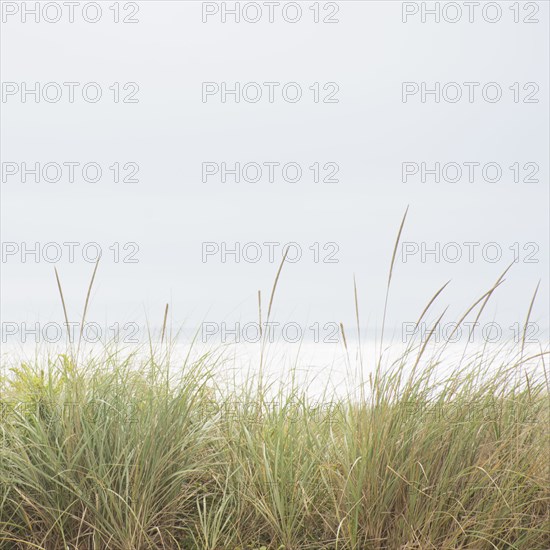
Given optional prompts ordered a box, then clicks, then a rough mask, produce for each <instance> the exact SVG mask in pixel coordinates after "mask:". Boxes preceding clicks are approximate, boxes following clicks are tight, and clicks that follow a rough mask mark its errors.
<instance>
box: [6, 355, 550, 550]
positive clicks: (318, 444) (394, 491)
mask: <svg viewBox="0 0 550 550" xmlns="http://www.w3.org/2000/svg"><path fill="white" fill-rule="evenodd" d="M216 362H217V360H216V358H215V357H210V356H209V355H205V356H203V357H201V358H199V359H198V360H195V361H189V362H188V363H187V364H185V365H183V366H181V365H180V366H178V368H177V369H175V368H174V367H173V365H172V368H171V369H170V366H171V365H170V359H169V356H168V355H160V356H155V355H151V356H149V357H147V358H145V359H144V358H143V357H141V358H140V357H138V356H137V355H129V356H127V357H126V358H125V359H121V358H120V355H118V354H112V355H109V354H105V355H104V356H102V357H100V358H96V359H89V360H88V361H87V362H84V363H82V364H80V365H77V364H75V363H74V362H73V361H72V359H71V358H70V357H69V356H59V357H57V358H54V359H52V360H50V361H47V362H45V363H43V362H40V361H37V362H36V363H33V364H20V365H18V366H17V367H15V368H13V369H11V371H10V372H9V373H6V374H5V376H3V378H2V380H1V381H0V384H1V386H0V389H1V392H2V393H1V395H2V405H1V406H2V416H1V423H0V429H1V434H0V435H1V440H0V442H1V446H0V480H1V483H0V547H1V548H3V549H4V548H6V549H12V548H13V549H19V548H21V549H23V548H43V549H46V550H57V549H67V548H68V549H98V550H99V549H109V550H130V549H146V548H147V549H148V548H155V549H157V548H166V549H176V548H178V549H190V548H201V549H203V548H204V549H212V550H213V549H236V548H241V549H244V548H256V549H257V548H261V547H265V548H270V549H271V548H273V549H279V548H285V549H297V548H312V549H314V548H315V549H321V548H327V549H328V548H330V549H370V548H372V549H382V548H384V549H405V548H418V549H428V548H434V549H436V548H437V549H443V548H449V549H450V548H475V549H485V548H488V549H489V548H496V549H499V550H501V549H515V548H517V549H525V550H527V549H529V550H538V549H540V550H543V549H547V548H549V547H550V531H549V525H550V523H549V522H550V485H549V476H550V471H549V461H548V456H549V455H548V450H549V447H548V445H549V439H548V438H549V432H548V430H549V424H548V420H549V414H550V409H549V392H548V381H547V378H546V370H545V368H544V365H543V356H542V357H539V358H535V359H534V360H533V359H531V360H530V361H529V363H530V364H531V366H532V365H533V363H534V365H535V366H534V367H533V368H531V369H528V368H527V364H526V363H525V361H524V360H523V359H521V358H516V359H512V358H510V359H509V360H508V361H507V362H504V363H501V364H500V365H495V364H494V362H492V361H489V362H488V361H486V360H484V359H483V358H477V359H475V360H472V361H470V362H468V364H464V365H463V366H461V367H460V368H457V369H456V370H455V371H453V372H452V373H449V374H446V375H445V377H444V379H443V380H438V379H437V377H436V376H435V374H436V370H437V368H438V365H437V362H433V363H432V364H431V365H429V366H428V367H424V368H423V369H422V370H421V371H420V370H418V369H417V370H415V369H410V368H407V362H408V356H405V357H403V358H402V359H401V360H400V361H398V362H396V363H394V364H393V365H392V366H391V367H390V368H388V369H384V370H382V369H379V370H378V371H377V372H376V373H375V376H371V377H370V381H369V382H368V383H367V387H366V391H364V392H362V394H361V395H360V396H359V397H356V398H353V399H352V398H342V399H339V400H337V401H325V402H323V403H319V402H312V401H311V400H310V399H309V398H308V396H307V395H306V394H305V393H304V390H303V389H300V388H299V387H298V386H296V385H293V384H290V385H286V386H285V385H281V386H280V388H279V389H277V390H276V391H275V394H273V391H271V390H272V389H273V388H269V389H270V392H268V387H267V384H264V383H263V382H262V380H254V381H253V382H252V383H250V384H244V385H243V384H241V385H239V386H238V387H233V388H228V387H227V386H224V387H223V388H222V387H220V384H218V383H217V380H219V377H218V375H217V374H216V369H217V367H219V366H220V365H217V364H216ZM541 365H542V366H541ZM519 372H521V373H522V374H521V375H520V376H518V373H519ZM268 394H269V397H268Z"/></svg>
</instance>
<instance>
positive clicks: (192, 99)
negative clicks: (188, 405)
mask: <svg viewBox="0 0 550 550" xmlns="http://www.w3.org/2000/svg"><path fill="white" fill-rule="evenodd" d="M23 4H27V8H29V7H30V8H34V4H35V3H34V2H26V3H12V2H3V14H2V16H3V21H2V28H1V30H2V36H1V78H2V83H3V84H2V85H3V88H2V104H1V110H2V112H1V115H2V127H1V156H2V183H1V232H2V242H3V244H2V246H3V249H2V252H3V257H2V265H1V270H2V273H1V287H2V288H1V290H2V303H1V311H0V313H1V317H2V322H3V323H6V322H12V323H21V322H28V323H33V322H36V321H39V322H42V323H44V322H47V321H56V322H61V321H62V319H63V314H62V309H61V305H60V301H59V296H58V291H57V287H56V282H55V276H54V266H55V267H57V269H58V272H59V275H60V278H61V282H62V285H63V289H64V293H65V298H66V301H67V305H68V310H69V317H70V318H71V319H74V320H77V319H78V317H79V315H80V313H81V310H82V306H83V303H84V299H85V296H86V289H87V285H88V283H89V279H90V277H91V274H92V271H93V267H94V264H93V263H92V260H93V258H94V257H95V254H96V250H97V246H96V245H94V244H89V243H98V244H99V245H100V246H101V248H102V250H103V256H102V260H101V262H100V265H99V268H98V272H97V277H96V281H95V286H94V291H93V294H92V305H91V307H90V313H89V319H90V320H94V321H97V322H99V323H105V324H113V323H115V322H119V323H125V322H128V321H138V322H140V323H141V322H143V321H144V319H145V315H147V316H148V318H149V321H150V322H151V323H153V324H155V325H159V324H160V323H161V322H162V315H163V311H164V305H165V304H166V302H169V303H170V304H171V309H170V317H171V318H172V320H173V322H174V324H175V325H179V324H181V323H182V322H184V321H185V322H186V326H188V327H193V328H197V327H198V325H199V324H200V323H201V322H202V321H207V322H214V323H220V322H228V323H231V322H235V320H240V321H242V322H247V321H254V320H256V319H257V316H258V313H257V311H258V306H257V291H258V290H262V296H263V307H264V315H265V310H267V302H268V299H269V293H270V291H271V286H272V283H273V280H274V278H275V274H276V272H277V269H278V265H279V263H280V260H281V250H282V249H283V245H284V244H286V243H289V242H293V243H296V244H295V245H293V246H292V247H291V249H290V250H289V254H288V258H289V260H292V261H289V262H287V265H285V266H284V268H283V271H282V274H281V277H280V280H279V288H278V290H277V296H276V300H275V305H274V316H275V317H276V318H277V319H278V320H280V321H281V322H289V321H295V322H297V323H300V324H302V326H306V325H307V326H310V325H312V324H313V323H315V322H318V323H321V325H324V324H326V323H332V322H336V323H339V322H340V321H342V322H344V323H345V324H347V325H349V324H353V323H354V321H353V320H354V317H355V311H354V302H353V300H354V298H353V277H354V276H355V278H356V281H357V287H358V293H359V300H360V308H361V315H362V324H364V325H365V326H368V327H369V328H370V329H373V330H374V329H376V327H379V326H380V324H381V320H382V311H383V306H384V297H385V286H386V281H387V277H388V269H389V264H390V261H391V256H392V251H393V245H394V241H395V238H396V234H397V231H398V229H399V225H400V222H401V218H402V216H403V213H404V211H405V209H406V207H407V205H408V206H409V213H408V217H407V221H406V224H405V227H404V230H403V233H402V238H401V240H402V246H401V247H400V248H399V254H398V256H397V260H396V263H395V267H394V273H393V280H392V289H391V293H390V300H389V319H388V326H389V327H390V331H392V333H393V334H394V335H399V334H400V331H401V330H402V323H403V322H411V321H415V320H416V318H417V317H418V315H419V313H420V312H421V311H422V309H423V307H424V305H425V304H426V303H427V302H428V301H429V299H430V298H431V296H432V295H433V294H434V293H435V291H436V290H437V289H438V288H439V287H440V286H441V285H443V284H444V283H445V282H446V281H447V280H449V279H452V282H451V284H450V285H449V286H448V287H447V288H446V290H445V291H444V293H443V294H442V295H441V296H440V298H439V301H438V302H437V304H436V306H435V307H434V313H433V315H434V316H435V315H436V314H437V313H439V312H441V311H442V310H443V309H444V307H445V306H447V305H449V306H450V308H449V314H448V315H449V319H452V318H456V317H458V316H459V315H460V314H461V313H463V312H464V311H465V310H466V309H467V307H468V306H469V305H470V304H471V303H473V301H475V300H476V299H477V298H478V297H479V296H481V294H483V293H484V292H485V291H486V290H487V289H489V288H490V287H491V286H492V285H493V284H494V282H495V281H496V280H497V279H498V277H499V276H500V274H501V273H502V272H503V271H504V270H505V269H506V267H507V266H508V265H509V264H510V263H511V262H512V261H513V260H514V259H517V260H519V261H517V262H516V263H515V264H514V265H513V267H512V268H511V270H510V271H509V273H508V275H507V276H506V282H505V283H504V285H503V286H502V287H501V288H499V290H498V291H497V292H496V293H495V295H494V297H493V299H492V301H491V302H490V304H489V305H488V307H487V313H486V315H485V316H484V320H485V321H492V320H494V319H495V318H496V319H498V320H499V321H500V322H501V324H502V326H503V327H504V332H505V335H507V336H512V335H513V334H512V332H511V329H509V327H510V326H513V324H514V323H517V322H519V323H523V322H524V320H525V316H526V314H527V310H528V308H529V303H530V300H531V297H532V294H533V292H534V289H535V287H536V285H537V283H538V281H539V280H541V281H542V282H541V286H540V289H539V293H538V298H537V303H536V305H535V308H534V311H533V314H532V319H533V320H535V321H536V322H537V323H538V325H539V326H540V329H541V331H544V330H547V329H548V301H549V288H548V280H549V270H548V266H549V254H548V251H549V187H548V181H549V179H548V177H549V162H548V151H549V150H550V143H549V111H548V91H549V75H548V71H549V66H550V62H549V61H550V60H549V59H548V57H549V24H548V21H549V13H548V12H549V9H548V8H549V6H548V3H547V2H530V3H529V4H530V7H529V6H520V8H518V9H516V10H514V9H511V8H512V7H513V6H512V3H511V2H496V3H495V2H493V3H492V4H496V5H497V6H500V7H501V9H502V13H500V14H499V13H498V10H497V9H496V8H494V7H493V11H491V10H485V11H482V10H481V8H478V9H477V10H476V11H475V12H474V13H473V14H471V13H470V14H468V13H467V11H466V6H464V4H463V3H458V4H459V5H460V6H462V8H461V9H462V10H463V12H462V14H461V17H460V14H459V13H458V12H456V11H454V12H453V11H452V10H451V9H450V8H449V10H448V11H446V12H444V13H441V14H439V15H440V20H439V23H438V22H435V21H434V19H435V16H431V15H429V14H428V15H426V22H424V23H423V22H422V16H423V12H422V10H423V9H424V8H423V6H422V4H427V5H428V7H433V5H434V3H433V2H428V3H423V2H420V3H413V2H404V3H402V2H399V1H390V2H387V1H386V2H382V1H354V2H349V1H348V2H336V3H335V2H320V3H319V4H316V3H314V2H309V1H306V2H300V3H299V7H300V10H301V13H300V12H299V11H297V9H296V3H293V5H292V6H285V5H284V4H287V3H285V2H282V3H281V5H279V6H275V5H274V6H272V9H273V12H272V13H271V16H272V17H273V22H272V23H270V22H269V17H270V13H269V11H268V6H266V5H265V4H264V3H262V2H258V3H254V2H252V3H249V4H253V6H252V7H248V8H247V11H246V12H243V13H240V16H241V21H240V22H238V23H236V22H235V20H234V18H235V16H234V15H231V13H223V9H225V8H223V7H222V6H221V4H224V3H223V2H222V3H217V5H216V4H215V3H213V2H207V3H202V2H193V1H192V2H189V1H155V2H152V1H147V2H137V3H131V2H126V3H125V2H121V3H120V4H119V7H118V9H117V10H115V9H111V8H110V7H109V6H112V5H113V3H112V2H100V3H99V5H100V7H101V8H102V10H101V14H99V13H98V12H97V9H96V8H95V7H94V6H92V7H87V8H85V11H83V7H82V4H85V3H82V4H81V5H79V6H77V7H75V12H74V13H73V14H72V15H73V17H74V22H73V23H71V22H69V16H70V14H69V13H68V11H67V8H66V7H63V8H62V9H61V8H60V10H61V11H59V10H58V9H57V8H58V7H59V6H62V4H61V3H57V4H56V3H55V2H54V3H51V4H53V6H50V7H49V8H48V10H49V11H47V12H43V11H40V12H39V15H38V16H39V17H40V21H39V22H38V23H37V22H36V21H35V18H36V17H37V16H35V15H33V14H32V13H31V14H27V15H26V18H25V17H23V15H22V13H23V11H24V7H25V6H23ZM226 4H228V6H226V7H229V8H231V5H232V4H234V2H230V3H226ZM244 4H245V3H244V2H241V3H240V5H241V8H242V6H243V5H244ZM442 4H445V3H444V2H443V3H442ZM454 4H456V3H454ZM482 4H484V3H483V2H482ZM8 5H9V6H8ZM39 5H40V6H42V7H43V6H44V5H45V3H43V2H42V3H40V4H39ZM405 5H406V6H405ZM56 6H57V7H56ZM424 7H425V6H424ZM404 14H405V16H406V17H405V16H404ZM58 15H60V20H59V21H58V22H53V21H54V20H55V19H56V18H57V16H58ZM470 16H471V17H472V18H473V21H472V22H470V21H469V20H468V18H469V17H470ZM223 17H225V18H226V22H225V23H224V22H223V21H222V18H223ZM404 17H405V19H406V21H404V20H403V19H404ZM86 18H87V19H89V20H94V19H97V22H95V23H91V22H87V21H86V20H85V19H86ZM115 18H118V19H119V23H115V22H114V19H115ZM124 18H126V19H127V20H128V21H133V20H136V21H137V22H135V23H130V22H127V23H124V22H122V21H123V20H124ZM256 18H259V21H258V22H257V23H252V22H248V21H247V20H246V19H248V20H251V21H252V20H254V19H256ZM285 18H286V19H287V20H288V21H286V20H285ZM316 18H318V19H319V22H318V23H316V22H315V19H316ZM497 18H499V20H498V21H496V19H497ZM25 19H26V20H25ZM203 19H205V22H203ZM446 19H447V20H446ZM454 19H458V20H457V22H455V23H452V22H450V21H451V20H454ZM515 19H519V22H518V23H516V22H515V21H514V20H515ZM292 20H295V22H294V23H291V22H289V21H292ZM324 20H326V21H327V22H323V21H324ZM490 20H494V21H493V22H490ZM536 20H538V23H537V22H534V21H536ZM49 21H51V22H49ZM329 21H332V22H329ZM528 21H533V22H528ZM69 82H71V83H74V84H64V83H69ZM36 83H38V88H35V87H36ZM205 83H206V84H205ZM266 83H267V84H266ZM404 83H407V84H404ZM33 89H36V90H37V93H38V95H36V94H34V93H33V91H32V90H33ZM231 90H234V91H236V93H231ZM224 91H225V92H229V93H226V94H225V95H224V93H223V92H224ZM98 92H101V98H100V99H99V100H97V101H96V98H97V94H98ZM423 92H424V93H423ZM71 93H72V94H74V97H72V99H73V102H71V101H70V99H71ZM300 94H301V96H300ZM236 99H238V102H237V101H236ZM23 163H26V166H23ZM35 163H39V170H40V174H39V175H38V177H39V179H40V181H39V182H36V181H35V175H34V174H33V173H30V172H29V173H27V174H26V182H23V181H22V180H23V179H24V178H23V174H24V171H25V168H26V169H27V170H32V169H34V168H35ZM48 163H50V164H48ZM64 163H65V165H64ZM70 163H74V164H70ZM77 163H78V164H77ZM88 163H91V164H89V166H87V168H86V170H85V171H84V172H83V169H82V167H83V165H86V164H88ZM222 163H225V165H222ZM235 163H240V168H241V170H240V181H239V182H236V181H235V174H234V172H232V170H234V169H235V168H236V167H235ZM404 163H406V164H404ZM423 163H424V164H423ZM436 163H439V164H436ZM46 165H47V169H46V170H45V169H44V167H45V166H46ZM245 165H247V166H246V169H245V168H243V167H244V166H245ZM98 166H99V167H100V169H101V175H100V176H98V173H97V167H98ZM58 167H61V172H60V173H59V172H58ZM258 168H260V169H261V171H258ZM73 169H74V174H73V173H72V172H71V171H72V170H73ZM434 170H435V172H434ZM71 175H74V181H73V182H70V181H69V178H70V177H71ZM98 177H99V181H97V182H94V181H93V180H94V179H97V178H98ZM436 177H437V178H439V182H437V181H435V180H436ZM117 178H118V179H119V182H118V183H117V182H116V181H114V180H115V179H117ZM124 178H126V179H127V180H130V181H126V182H124V181H122V180H124ZM48 179H49V180H50V181H48ZM56 179H59V181H55V180H56ZM86 179H87V180H88V181H85V180H86ZM223 179H225V182H224V181H223ZM270 179H271V180H273V181H270ZM315 179H318V180H319V181H318V182H316V181H315ZM423 179H424V180H425V181H422V180H423ZM247 180H248V181H247ZM256 180H258V181H256ZM324 180H327V181H324ZM470 180H473V181H470ZM515 180H516V181H515ZM68 242H72V243H78V244H75V245H66V244H63V243H68ZM36 243H39V244H38V247H39V248H38V255H39V257H38V259H39V261H35V260H36V256H35V255H33V254H32V253H29V254H27V255H25V254H23V251H24V250H25V247H26V249H32V248H35V247H36ZM47 243H50V244H49V245H48V246H46V244H47ZM51 243H54V244H51ZM55 243H57V244H55ZM87 243H88V244H87ZM116 243H118V244H116ZM205 243H206V244H205ZM223 243H225V244H223ZM235 243H239V247H240V249H239V248H238V249H237V250H238V252H237V253H236V254H227V255H226V256H224V251H227V249H229V250H231V249H235ZM264 243H277V244H268V245H266V244H264ZM449 243H454V244H449ZM466 243H476V244H466ZM491 243H492V244H491ZM86 245H87V246H86ZM71 246H73V248H72V250H73V251H74V261H71V259H72V258H71V257H70V250H71ZM59 250H61V256H60V257H59V258H57V256H58V253H59ZM429 250H432V251H435V252H434V253H432V254H427V255H425V254H424V253H425V252H426V251H429ZM270 252H272V253H273V254H272V257H270V256H271V254H270ZM300 254H301V257H299V258H298V256H299V255H300ZM258 255H260V256H258ZM83 256H85V257H83ZM52 259H53V260H52ZM223 259H225V262H223V261H222V260H223ZM23 260H25V261H23ZM87 260H90V261H87ZM432 318H433V317H432ZM327 330H328V329H327ZM539 336H540V338H541V339H542V340H544V339H547V332H546V334H544V333H543V332H541V334H540V335H539Z"/></svg>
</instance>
